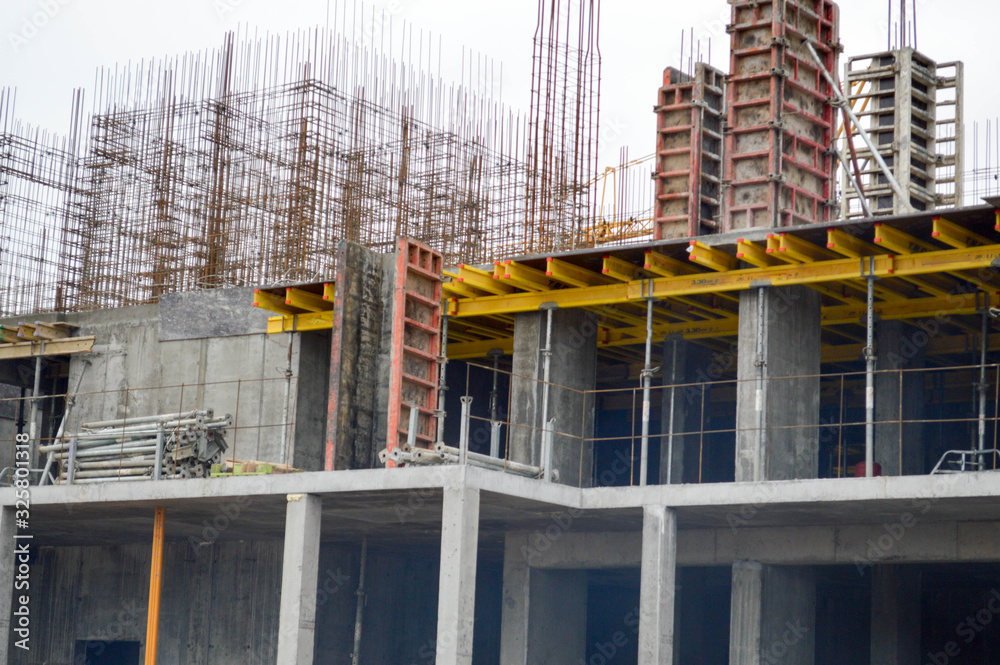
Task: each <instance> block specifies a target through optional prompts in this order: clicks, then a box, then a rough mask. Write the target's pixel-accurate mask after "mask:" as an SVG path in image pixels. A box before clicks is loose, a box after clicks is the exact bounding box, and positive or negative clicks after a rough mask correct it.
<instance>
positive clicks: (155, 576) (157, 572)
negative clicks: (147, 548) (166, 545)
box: [145, 507, 167, 665]
mask: <svg viewBox="0 0 1000 665" xmlns="http://www.w3.org/2000/svg"><path fill="white" fill-rule="evenodd" d="M166 517H167V516H166V509H165V508H162V507H161V508H157V509H156V516H155V518H154V520H153V562H152V565H151V566H150V570H149V611H148V612H147V613H146V659H145V662H146V665H156V652H157V644H158V642H159V636H160V592H161V590H162V589H163V534H164V527H165V526H166Z"/></svg>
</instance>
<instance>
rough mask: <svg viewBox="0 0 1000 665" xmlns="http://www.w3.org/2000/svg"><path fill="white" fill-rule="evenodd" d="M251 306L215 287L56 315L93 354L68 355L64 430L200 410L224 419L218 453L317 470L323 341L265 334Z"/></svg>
mask: <svg viewBox="0 0 1000 665" xmlns="http://www.w3.org/2000/svg"><path fill="white" fill-rule="evenodd" d="M251 303H252V293H251V291H250V290H249V289H224V290H214V291H200V292H194V293H185V294H175V295H172V296H167V297H164V298H163V300H162V301H161V302H160V304H158V305H144V306H137V307H128V308H121V309H112V310H102V311H97V312H81V313H75V314H68V315H64V316H59V317H58V320H65V321H68V322H70V323H75V324H77V325H79V326H80V328H79V331H78V333H77V334H78V335H80V336H88V335H93V336H96V338H97V341H96V342H95V344H94V350H93V353H89V354H81V355H75V356H72V357H71V363H70V371H69V379H68V382H69V386H70V391H71V392H75V393H78V397H77V400H76V405H75V407H74V410H73V412H72V414H71V417H70V419H69V422H68V423H67V426H66V431H67V432H73V431H75V430H77V429H78V428H79V426H80V424H81V423H82V422H87V421H94V420H107V419H112V418H121V417H124V416H138V415H149V414H156V413H170V412H176V411H179V410H187V409H201V408H208V409H214V411H215V413H216V415H222V414H227V413H228V414H230V415H232V416H233V419H234V424H235V428H234V429H231V430H230V431H229V435H228V437H227V442H228V443H229V450H228V451H227V453H226V454H227V456H235V457H239V458H242V459H257V460H264V461H269V462H282V461H284V462H287V463H291V464H293V465H295V466H298V467H299V468H303V469H306V470H319V469H321V468H322V466H321V464H320V462H321V459H322V443H323V439H324V437H325V427H326V422H325V411H326V410H325V404H326V393H327V381H328V375H329V369H328V368H329V334H328V333H312V332H310V333H283V334H278V335H267V334H266V333H265V327H266V320H267V314H266V313H265V312H262V311H260V310H255V309H254V308H253V307H252V306H251ZM22 318H23V317H22ZM33 318H37V319H38V320H57V316H56V315H51V314H49V315H37V316H35V317H33ZM0 323H4V321H0ZM288 371H291V375H292V380H291V381H287V380H286V372H288ZM57 417H58V414H57ZM284 423H290V424H289V425H288V426H287V427H284V426H283V424H284ZM53 428H54V426H53ZM296 431H298V434H296ZM292 440H295V445H294V446H293V445H291V441H292Z"/></svg>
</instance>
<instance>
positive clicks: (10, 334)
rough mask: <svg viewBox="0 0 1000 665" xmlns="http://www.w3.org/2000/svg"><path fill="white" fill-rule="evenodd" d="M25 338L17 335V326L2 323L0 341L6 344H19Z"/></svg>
mask: <svg viewBox="0 0 1000 665" xmlns="http://www.w3.org/2000/svg"><path fill="white" fill-rule="evenodd" d="M23 341H24V340H23V339H21V338H20V337H18V336H17V326H4V325H0V342H4V343H6V344H17V343H18V342H23Z"/></svg>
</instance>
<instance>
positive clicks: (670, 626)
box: [639, 506, 677, 665]
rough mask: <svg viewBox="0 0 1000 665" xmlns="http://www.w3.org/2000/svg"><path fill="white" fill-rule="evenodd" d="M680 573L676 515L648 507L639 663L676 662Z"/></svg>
mask: <svg viewBox="0 0 1000 665" xmlns="http://www.w3.org/2000/svg"><path fill="white" fill-rule="evenodd" d="M676 575H677V517H676V514H675V513H674V511H673V510H672V509H670V508H666V507H664V506H646V507H644V508H643V520H642V572H641V582H640V588H639V665H672V663H673V662H674V594H675V589H676Z"/></svg>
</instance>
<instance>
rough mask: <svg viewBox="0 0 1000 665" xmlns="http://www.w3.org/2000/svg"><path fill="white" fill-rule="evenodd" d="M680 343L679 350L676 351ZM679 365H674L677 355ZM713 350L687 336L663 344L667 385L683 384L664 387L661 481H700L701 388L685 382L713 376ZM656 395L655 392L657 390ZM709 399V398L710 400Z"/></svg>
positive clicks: (698, 381) (663, 373)
mask: <svg viewBox="0 0 1000 665" xmlns="http://www.w3.org/2000/svg"><path fill="white" fill-rule="evenodd" d="M675 345H676V353H675ZM675 357H676V361H677V365H676V367H674V358H675ZM711 364H712V352H711V350H710V349H708V348H707V347H704V346H701V345H698V344H694V343H692V342H689V341H687V340H684V339H677V340H672V339H668V340H667V341H666V342H664V345H663V371H662V376H663V383H662V385H663V386H678V385H680V386H683V387H680V388H674V389H673V390H670V389H669V388H665V389H663V390H662V391H660V398H661V401H662V411H661V414H662V415H661V419H660V422H661V423H662V425H661V432H660V441H661V443H660V484H661V485H666V484H667V478H668V470H669V471H670V474H669V478H670V483H671V484H679V483H693V482H698V450H697V446H698V443H699V441H701V439H702V437H701V436H700V435H698V434H696V433H694V432H697V431H698V430H699V429H701V422H700V417H701V401H702V399H701V398H702V395H701V389H700V388H699V387H698V386H693V385H685V384H694V383H704V382H708V381H709V380H710V377H709V370H710V366H711ZM654 399H655V393H654ZM706 401H707V400H706ZM671 408H672V409H673V416H674V430H673V431H674V437H673V451H672V452H671V447H670V445H669V443H670V440H669V437H668V434H669V426H670V413H671Z"/></svg>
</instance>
